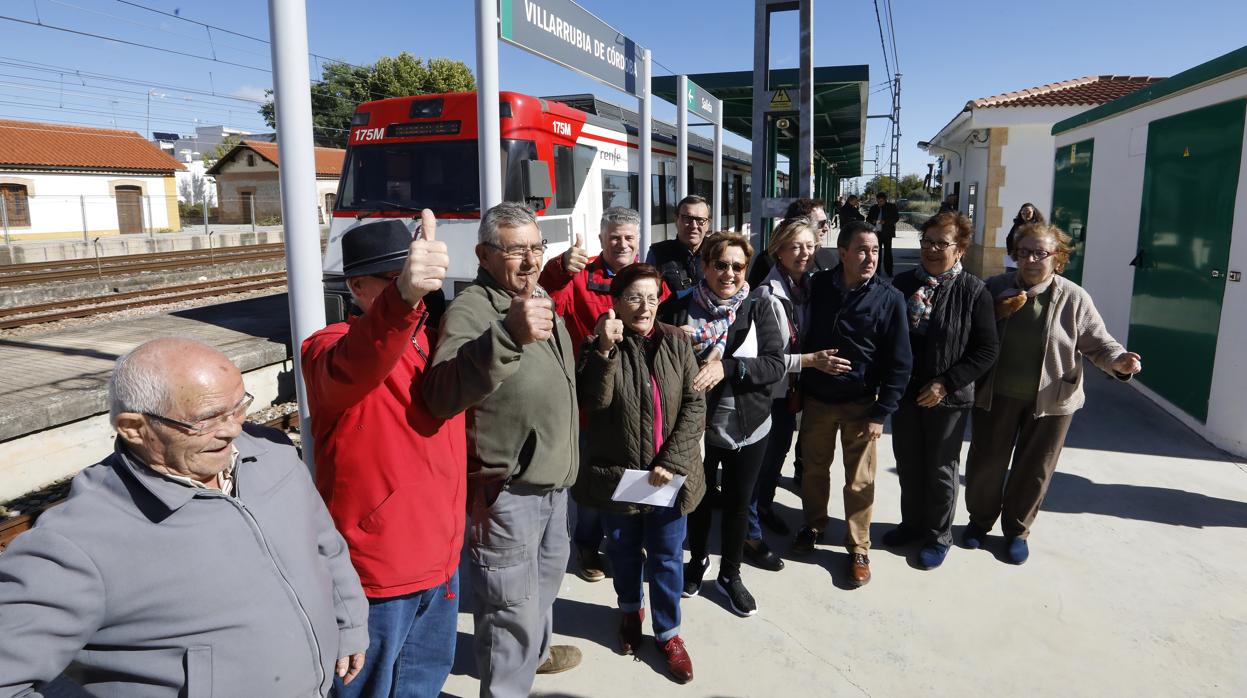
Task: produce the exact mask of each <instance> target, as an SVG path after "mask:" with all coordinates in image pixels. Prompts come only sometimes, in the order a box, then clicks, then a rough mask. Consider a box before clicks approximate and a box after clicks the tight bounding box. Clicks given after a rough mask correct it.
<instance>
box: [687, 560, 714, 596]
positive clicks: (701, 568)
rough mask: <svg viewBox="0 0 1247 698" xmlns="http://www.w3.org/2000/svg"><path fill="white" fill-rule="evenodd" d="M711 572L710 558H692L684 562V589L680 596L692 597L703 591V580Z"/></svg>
mask: <svg viewBox="0 0 1247 698" xmlns="http://www.w3.org/2000/svg"><path fill="white" fill-rule="evenodd" d="M709 572H710V558H709V557H705V558H702V560H701V561H697V560H691V561H689V562H687V563H685V564H684V589H683V590H682V591H681V592H680V596H682V597H684V598H686V599H691V598H693V597H694V596H697V595H698V594H700V593H701V581H702V580H703V579H705V578H706V574H708V573H709Z"/></svg>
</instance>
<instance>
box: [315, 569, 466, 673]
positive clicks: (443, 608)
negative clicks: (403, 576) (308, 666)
mask: <svg viewBox="0 0 1247 698" xmlns="http://www.w3.org/2000/svg"><path fill="white" fill-rule="evenodd" d="M447 596H450V597H451V598H446V597H447ZM458 616H459V574H458V573H457V572H456V573H455V575H454V576H453V577H451V578H450V581H448V582H446V583H445V584H443V585H439V586H436V587H433V588H432V589H425V590H424V591H417V592H415V593H412V594H407V595H406V596H397V597H394V598H392V599H369V601H368V654H367V657H366V658H365V661H364V668H363V670H362V671H360V672H359V675H357V676H356V677H355V679H354V680H352V681H351V683H350V684H349V685H345V686H344V685H343V684H342V679H339V678H335V679H334V680H333V684H334V686H333V687H334V691H333V694H334V695H335V696H339V698H354V697H355V696H369V697H370V698H374V697H377V696H403V697H404V698H407V697H409V696H410V697H411V698H416V697H419V698H423V697H424V696H436V695H437V694H439V693H441V691H442V684H444V683H446V677H447V676H449V675H450V668H451V666H452V665H453V664H454V663H455V635H456V629H455V627H456V622H457V620H458Z"/></svg>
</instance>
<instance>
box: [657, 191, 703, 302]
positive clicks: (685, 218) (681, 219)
mask: <svg viewBox="0 0 1247 698" xmlns="http://www.w3.org/2000/svg"><path fill="white" fill-rule="evenodd" d="M676 211H677V215H676V237H675V239H674V240H663V241H662V242H656V243H654V244H652V245H650V247H649V254H648V255H646V257H645V263H646V264H652V265H653V266H655V267H657V269H658V273H660V274H662V279H663V283H665V284H666V285H667V289H668V290H669V291H670V292H671V293H674V294H675V295H676V296H677V297H680V298H683V297H684V296H686V295H688V294H689V293H692V292H693V287H694V286H696V285H697V282H699V281H701V274H702V265H701V260H700V259H698V258H697V253H698V251H699V250H700V249H701V241H702V240H704V239H705V238H706V236H707V235H709V234H710V233H711V232H713V231H712V226H711V222H712V221H711V220H710V204H709V203H708V202H707V201H706V199H705V198H704V197H701V196H698V195H696V194H690V195H688V196H686V197H684V198H683V199H680V205H679V206H678V207H677V209H676Z"/></svg>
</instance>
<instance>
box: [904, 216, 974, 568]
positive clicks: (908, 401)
mask: <svg viewBox="0 0 1247 698" xmlns="http://www.w3.org/2000/svg"><path fill="white" fill-rule="evenodd" d="M973 235H974V229H973V227H972V224H971V222H970V219H968V218H966V217H965V216H963V215H961V214H960V213H957V212H948V213H941V214H938V215H936V216H933V217H931V218H930V219H928V220H927V222H925V223H923V224H922V237H921V238H920V240H919V242H920V244H921V246H922V257H921V259H922V263H921V265H920V266H919V267H918V268H917V269H914V270H912V271H907V272H903V273H901V274H898V275H897V277H896V279H894V280H893V282H892V283H893V285H894V286H896V287H897V288H898V289H900V291H901V293H903V294H904V295H905V297H906V298H907V299H908V309H909V341H910V346H911V348H912V349H913V356H914V368H913V373H911V374H910V379H909V386H908V387H907V388H906V390H905V396H904V397H903V398H902V399H901V402H900V407H899V408H898V409H897V410H896V413H895V414H893V415H892V452H893V453H894V454H895V456H896V469H897V472H898V473H899V475H900V481H901V524H900V525H899V526H897V527H896V528H895V529H893V530H891V531H888V532H887V533H885V534H884V536H883V543H884V545H888V546H899V545H904V544H906V543H909V542H911V541H921V542H922V543H923V544H924V545H923V548H922V550H921V551H919V553H918V562H919V564H920V566H921V567H922V568H923V569H932V568H935V567H939V566H940V564H941V563H943V562H944V556H945V555H947V554H948V549H949V547H951V546H952V525H953V510H954V508H955V507H956V504H957V484H958V482H957V477H958V472H957V471H958V467H959V465H960V458H961V440H962V435H963V434H964V432H965V428H966V420H967V419H968V418H969V415H970V408H971V407H973V405H974V382H975V381H976V380H978V379H979V377H980V376H982V375H983V374H984V373H986V372H987V371H988V369H990V368H991V366H992V364H993V363H994V362H995V360H996V351H997V348H998V346H997V345H998V342H997V339H996V324H995V323H996V321H995V312H994V308H993V301H992V298H991V294H989V293H988V292H987V288H986V287H985V286H984V285H983V282H982V281H981V280H980V279H979V278H978V277H976V276H974V275H972V274H970V273H969V272H966V271H964V270H963V269H962V268H961V257H962V255H964V254H965V253H966V250H967V249H969V247H970V241H971V239H972V237H973Z"/></svg>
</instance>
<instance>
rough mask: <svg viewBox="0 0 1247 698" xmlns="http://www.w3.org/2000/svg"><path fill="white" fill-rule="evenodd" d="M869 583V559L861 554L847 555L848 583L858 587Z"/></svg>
mask: <svg viewBox="0 0 1247 698" xmlns="http://www.w3.org/2000/svg"><path fill="white" fill-rule="evenodd" d="M869 581H870V558H868V557H866V556H865V555H863V554H861V553H853V554H851V555H849V583H850V584H852V585H853V586H855V587H860V586H862V585H863V584H865V583H866V582H869Z"/></svg>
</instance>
